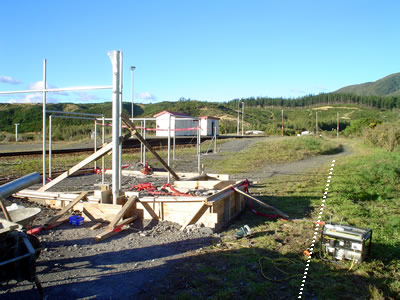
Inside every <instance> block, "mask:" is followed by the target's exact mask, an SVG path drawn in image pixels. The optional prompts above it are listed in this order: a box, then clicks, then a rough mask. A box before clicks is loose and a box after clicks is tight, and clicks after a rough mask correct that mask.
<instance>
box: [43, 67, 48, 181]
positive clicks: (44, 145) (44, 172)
mask: <svg viewBox="0 0 400 300" xmlns="http://www.w3.org/2000/svg"><path fill="white" fill-rule="evenodd" d="M46 86H47V84H46V59H43V90H42V92H43V112H42V114H43V128H42V133H43V136H42V138H43V147H42V148H43V154H42V160H43V185H45V184H46V96H47V95H46Z"/></svg>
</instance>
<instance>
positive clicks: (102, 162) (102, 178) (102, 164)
mask: <svg viewBox="0 0 400 300" xmlns="http://www.w3.org/2000/svg"><path fill="white" fill-rule="evenodd" d="M101 125H102V128H103V129H102V131H101V143H102V147H104V143H105V132H104V131H105V128H104V127H105V126H104V125H105V123H104V116H103V117H102V120H101ZM101 184H104V155H103V156H102V157H101Z"/></svg>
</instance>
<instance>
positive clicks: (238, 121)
mask: <svg viewBox="0 0 400 300" xmlns="http://www.w3.org/2000/svg"><path fill="white" fill-rule="evenodd" d="M237 113H238V115H237V132H236V135H239V123H240V119H239V114H240V102H238V106H237Z"/></svg>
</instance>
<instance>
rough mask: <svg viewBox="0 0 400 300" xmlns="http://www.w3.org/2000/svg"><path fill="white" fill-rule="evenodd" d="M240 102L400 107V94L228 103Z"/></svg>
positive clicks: (252, 103)
mask: <svg viewBox="0 0 400 300" xmlns="http://www.w3.org/2000/svg"><path fill="white" fill-rule="evenodd" d="M240 102H244V105H245V107H246V106H247V107H277V106H280V107H288V108H296V107H299V108H300V107H308V106H313V105H321V104H327V105H329V104H355V105H364V106H367V107H370V108H379V109H394V108H397V109H399V108H400V96H385V97H381V96H357V95H354V94H339V93H329V94H318V95H308V96H304V97H300V98H296V99H285V98H269V97H257V98H255V97H250V98H242V99H233V100H231V101H228V102H227V104H228V105H229V106H231V107H234V108H237V107H239V104H240Z"/></svg>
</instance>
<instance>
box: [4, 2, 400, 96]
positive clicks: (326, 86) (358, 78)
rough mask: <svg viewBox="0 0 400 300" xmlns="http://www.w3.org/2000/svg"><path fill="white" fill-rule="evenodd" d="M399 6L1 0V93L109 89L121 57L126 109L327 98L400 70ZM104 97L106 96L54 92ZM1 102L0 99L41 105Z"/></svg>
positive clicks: (94, 93) (376, 4) (302, 3)
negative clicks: (114, 62)
mask: <svg viewBox="0 0 400 300" xmlns="http://www.w3.org/2000/svg"><path fill="white" fill-rule="evenodd" d="M399 11H400V1H395V0H393V1H389V0H382V1H368V0H363V1H361V0H352V1H348V0H347V1H343V0H336V1H321V0H319V1H314V0H306V1H299V0H297V1H294V0H293V1H291V0H282V1H278V0H276V1H267V0H264V1H235V0H230V1H225V0H213V1H208V0H202V1H187V0H186V1H184V0H182V1H178V0H176V1H174V0H171V1H166V0H164V1H161V0H160V1H151V0H149V1H99V0H96V1H77V0H69V1H46V0H42V1H28V0H25V1H23V0H21V1H11V0H4V1H0V26H1V28H2V30H1V35H0V37H1V38H0V91H8V90H22V89H29V88H35V87H40V84H41V82H40V81H41V80H42V61H43V59H44V58H46V59H47V82H48V85H49V86H50V87H70V86H84V85H85V86H86V85H110V84H111V63H110V60H109V58H108V56H107V51H109V50H121V51H122V52H123V63H124V81H123V84H124V94H123V97H124V101H127V102H130V101H131V71H130V69H129V67H130V66H131V65H134V66H136V70H135V71H134V72H135V73H134V79H135V84H134V93H135V102H140V103H150V102H157V101H176V100H178V99H179V98H181V97H185V98H191V99H197V100H206V101H229V100H231V99H234V98H242V97H252V96H254V97H258V96H266V97H280V96H282V97H285V98H296V97H300V96H303V95H307V94H318V93H321V92H332V91H334V90H336V89H339V88H341V87H343V86H346V85H350V84H356V83H362V82H367V81H375V80H377V79H379V78H382V77H384V76H386V75H389V74H391V73H395V72H399V67H398V64H399V63H398V58H399V57H400V42H399V39H398V33H399V24H400V23H399V21H398V13H399ZM48 98H49V101H50V102H86V103H95V102H103V101H110V99H111V91H101V92H99V91H98V92H68V93H59V94H54V93H52V94H49V96H48ZM40 101H41V96H40V95H34V94H31V95H23V94H20V95H7V96H4V95H3V96H1V95H0V102H40Z"/></svg>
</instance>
